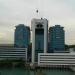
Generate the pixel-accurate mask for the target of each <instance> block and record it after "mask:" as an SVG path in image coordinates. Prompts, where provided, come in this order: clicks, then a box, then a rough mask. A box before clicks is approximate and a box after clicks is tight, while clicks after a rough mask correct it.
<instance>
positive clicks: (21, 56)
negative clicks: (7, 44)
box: [0, 47, 27, 61]
mask: <svg viewBox="0 0 75 75" xmlns="http://www.w3.org/2000/svg"><path fill="white" fill-rule="evenodd" d="M0 60H24V61H27V48H14V47H13V48H0Z"/></svg>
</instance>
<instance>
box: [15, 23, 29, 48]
mask: <svg viewBox="0 0 75 75" xmlns="http://www.w3.org/2000/svg"><path fill="white" fill-rule="evenodd" d="M14 40H15V41H14V43H15V47H20V48H28V45H29V43H30V28H29V27H28V26H25V25H24V24H19V25H18V26H16V29H15V39H14Z"/></svg>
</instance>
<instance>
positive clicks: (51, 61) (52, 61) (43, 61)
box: [38, 53, 75, 66]
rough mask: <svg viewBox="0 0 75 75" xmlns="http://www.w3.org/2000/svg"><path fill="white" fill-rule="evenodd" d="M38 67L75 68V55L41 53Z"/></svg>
mask: <svg viewBox="0 0 75 75" xmlns="http://www.w3.org/2000/svg"><path fill="white" fill-rule="evenodd" d="M38 66H75V53H39V54H38Z"/></svg>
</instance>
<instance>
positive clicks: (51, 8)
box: [0, 0, 75, 44]
mask: <svg viewBox="0 0 75 75" xmlns="http://www.w3.org/2000/svg"><path fill="white" fill-rule="evenodd" d="M37 9H38V10H39V13H38V14H37V13H36V10H37ZM40 17H43V18H47V19H48V20H49V27H50V26H54V25H55V24H60V25H61V26H63V27H64V30H65V43H66V44H75V0H0V44H4V43H9V44H12V43H14V29H15V26H16V25H18V24H20V23H21V24H25V25H28V26H30V25H31V19H32V18H40Z"/></svg>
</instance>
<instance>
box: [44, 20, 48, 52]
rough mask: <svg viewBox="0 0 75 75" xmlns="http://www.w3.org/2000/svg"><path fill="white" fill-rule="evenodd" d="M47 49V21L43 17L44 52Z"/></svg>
mask: <svg viewBox="0 0 75 75" xmlns="http://www.w3.org/2000/svg"><path fill="white" fill-rule="evenodd" d="M47 49H48V21H47V20H46V19H44V53H47Z"/></svg>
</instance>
